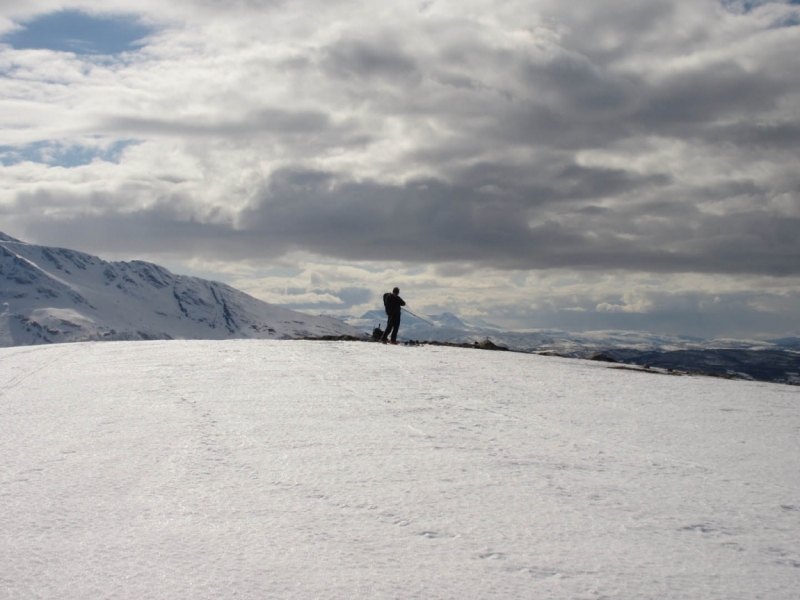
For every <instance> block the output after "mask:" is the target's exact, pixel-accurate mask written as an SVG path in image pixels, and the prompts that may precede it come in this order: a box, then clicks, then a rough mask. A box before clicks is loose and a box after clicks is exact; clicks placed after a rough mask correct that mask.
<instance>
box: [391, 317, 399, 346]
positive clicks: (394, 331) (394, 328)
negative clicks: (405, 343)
mask: <svg viewBox="0 0 800 600" xmlns="http://www.w3.org/2000/svg"><path fill="white" fill-rule="evenodd" d="M399 329H400V315H398V316H397V317H396V318H395V319H392V343H393V344H396V343H397V331H398V330H399Z"/></svg>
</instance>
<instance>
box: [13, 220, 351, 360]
mask: <svg viewBox="0 0 800 600" xmlns="http://www.w3.org/2000/svg"><path fill="white" fill-rule="evenodd" d="M0 302H2V307H0V346H17V345H30V344H43V343H52V342H75V341H84V340H132V339H171V338H180V339H225V338H286V337H302V336H310V335H354V336H360V335H362V333H361V332H360V331H358V330H357V329H355V328H354V327H351V326H349V325H346V324H345V323H342V322H341V321H337V320H335V319H331V318H329V317H311V316H309V315H305V314H302V313H298V312H295V311H291V310H287V309H283V308H279V307H277V306H273V305H271V304H267V303H266V302H262V301H260V300H257V299H255V298H253V297H252V296H248V295H247V294H244V293H242V292H239V291H238V290H235V289H233V288H232V287H230V286H227V285H225V284H223V283H218V282H214V281H206V280H204V279H200V278H197V277H186V276H181V275H174V274H173V273H170V272H169V271H168V270H166V269H164V268H163V267H160V266H158V265H155V264H152V263H147V262H142V261H132V262H106V261H104V260H101V259H100V258H97V257H96V256H91V255H88V254H83V253H81V252H75V251H73V250H67V249H64V248H49V247H45V246H36V245H33V244H26V243H23V242H20V241H18V240H14V239H13V238H10V237H9V236H6V235H4V234H0Z"/></svg>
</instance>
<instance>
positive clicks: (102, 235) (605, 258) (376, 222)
mask: <svg viewBox="0 0 800 600" xmlns="http://www.w3.org/2000/svg"><path fill="white" fill-rule="evenodd" d="M668 182H669V180H668V179H667V178H663V179H662V180H661V181H658V182H657V183H658V184H660V185H662V186H663V185H666V184H667V183H668ZM645 185H648V186H652V185H653V182H652V181H650V180H648V179H647V178H641V177H637V176H635V175H632V174H629V173H626V172H624V171H609V170H593V169H588V168H585V167H577V166H573V167H570V168H567V169H564V170H563V171H562V172H561V173H558V174H557V176H556V177H554V178H553V179H552V180H550V181H549V187H548V186H544V187H541V188H539V189H537V190H534V191H533V192H530V196H528V195H527V193H526V190H525V189H524V188H519V189H516V190H515V193H514V194H513V195H497V194H493V193H483V192H480V191H476V190H475V189H474V188H471V187H459V186H454V185H447V184H443V183H442V182H439V181H436V180H420V181H416V182H413V183H409V184H406V185H402V186H388V185H382V184H379V183H375V182H361V183H353V182H349V183H337V182H336V179H335V177H334V176H333V174H330V173H324V172H319V171H296V170H287V171H281V172H278V173H276V174H275V175H274V176H273V177H272V178H271V179H270V180H269V182H268V184H267V185H266V186H265V187H264V189H263V191H262V192H261V193H260V194H259V196H258V197H257V198H256V199H254V201H253V203H252V205H251V206H250V207H249V208H247V209H245V210H244V211H243V212H242V213H240V214H239V215H238V217H237V222H238V226H234V225H233V224H232V223H231V222H226V221H217V222H215V218H214V215H215V214H218V212H215V211H213V210H212V211H208V210H206V211H205V212H204V213H198V212H197V211H195V210H193V209H192V205H191V203H190V202H189V201H188V200H187V199H185V198H181V197H166V198H164V199H163V200H162V201H160V202H158V203H156V204H155V205H153V206H151V207H149V208H146V209H141V210H138V211H126V212H125V213H120V212H111V211H107V212H106V213H105V214H98V211H97V209H96V208H93V209H92V210H91V212H88V211H87V212H83V213H79V214H77V215H74V216H72V217H65V218H62V219H52V218H50V217H43V216H40V215H44V214H49V213H52V212H53V211H52V207H53V206H57V205H58V204H59V203H60V204H62V205H69V204H70V202H69V201H66V200H64V199H60V200H59V199H57V198H54V197H43V196H41V195H39V196H36V197H33V196H31V197H22V198H21V199H20V205H21V207H22V206H24V207H26V210H27V211H28V212H29V213H30V214H29V216H28V217H27V227H28V229H29V230H30V232H32V233H33V234H34V235H35V237H36V238H37V239H62V240H65V243H66V241H67V240H72V241H73V242H78V241H79V242H80V243H79V244H77V245H79V246H81V245H82V249H87V248H86V245H87V244H90V245H92V247H95V246H96V247H106V248H113V249H114V250H115V251H118V252H121V251H123V250H128V251H131V250H134V249H135V248H137V247H138V248H141V247H147V248H148V249H150V250H151V251H153V250H155V249H158V250H159V251H160V252H164V253H168V254H179V255H185V256H191V255H200V256H205V257H208V258H212V257H214V258H222V257H225V258H249V257H252V256H261V257H272V258H276V257H279V256H281V255H283V254H285V253H286V252H289V251H292V250H306V251H310V252H313V253H317V254H320V255H324V256H329V257H335V258H338V259H343V260H378V261H404V262H408V263H424V264H427V263H437V262H441V263H446V262H457V261H463V262H469V263H472V264H476V265H484V266H488V267H496V268H502V269H551V268H573V269H588V270H591V269H603V270H620V269H623V270H631V271H646V272H664V273H669V272H698V273H727V274H737V273H738V274H771V275H777V276H787V275H796V274H800V236H798V235H797V231H800V218H796V217H794V218H793V217H788V216H786V215H779V214H771V213H769V212H767V211H764V210H761V209H760V207H759V206H758V199H759V198H760V197H761V195H762V192H761V190H760V189H759V188H758V187H757V186H755V185H753V184H749V183H747V182H740V183H738V184H731V186H730V187H729V188H728V190H727V191H728V193H730V194H742V193H744V194H753V195H754V196H755V198H756V201H755V202H754V206H753V208H752V209H751V210H745V211H741V212H737V213H734V214H712V213H706V212H703V211H701V210H699V209H698V208H697V206H696V205H695V204H694V203H688V204H687V203H678V202H674V201H673V202H671V201H669V200H668V199H662V200H658V201H654V202H641V203H639V204H638V205H637V206H635V207H631V208H626V207H625V206H619V207H615V208H612V207H599V206H597V205H595V204H594V203H593V201H592V200H591V199H592V198H593V197H595V196H596V195H597V194H598V193H600V192H605V193H606V194H608V195H610V196H614V195H615V194H622V193H627V192H631V191H633V192H635V191H636V190H637V189H638V188H640V187H641V186H645ZM696 193H697V194H698V195H701V194H703V193H709V192H708V191H704V190H697V192H696ZM710 193H711V194H712V195H715V194H718V193H719V190H717V189H712V190H710ZM723 195H724V194H723ZM584 198H585V199H587V202H583V201H580V200H581V199H584ZM569 201H571V202H569ZM565 202H566V203H567V204H565ZM95 204H98V203H95ZM44 206H49V207H50V210H42V208H43V207H44ZM21 210H22V209H20V211H21ZM73 245H75V244H73ZM88 249H91V248H88Z"/></svg>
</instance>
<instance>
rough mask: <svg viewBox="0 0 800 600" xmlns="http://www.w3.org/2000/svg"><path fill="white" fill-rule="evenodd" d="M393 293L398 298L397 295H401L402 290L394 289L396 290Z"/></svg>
mask: <svg viewBox="0 0 800 600" xmlns="http://www.w3.org/2000/svg"><path fill="white" fill-rule="evenodd" d="M392 293H393V294H394V295H395V296H397V295H398V294H399V293H400V288H399V287H396V288H394V289H393V290H392Z"/></svg>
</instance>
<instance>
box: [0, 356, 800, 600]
mask: <svg viewBox="0 0 800 600" xmlns="http://www.w3.org/2000/svg"><path fill="white" fill-rule="evenodd" d="M799 392H800V389H798V388H795V387H789V386H779V385H774V384H760V383H749V382H741V381H724V380H717V379H705V378H689V377H672V376H666V375H657V374H644V373H633V372H630V371H623V370H615V369H613V368H609V366H608V365H605V364H598V363H590V362H583V361H575V360H564V359H559V358H550V357H540V356H535V355H523V354H510V353H500V352H496V353H495V352H488V351H477V350H464V349H457V348H441V347H439V348H437V347H430V346H426V347H414V348H406V347H392V346H383V345H380V344H368V343H345V342H301V341H262V340H235V341H224V342H223V341H188V342H180V341H172V342H121V343H95V344H91V343H89V344H68V345H57V346H49V347H18V348H5V349H0V468H1V471H0V565H2V566H1V567H0V598H9V599H10V598H14V599H17V598H59V599H68V598H75V599H78V598H80V599H86V598H165V599H170V598H236V597H238V598H304V599H305V598H331V599H334V598H503V599H508V598H585V599H595V598H620V599H622V598H631V599H632V598H726V599H737V598H741V599H743V600H744V599H748V600H749V599H753V598H765V599H787V600H788V599H794V598H796V597H797V589H800V542H799V541H798V540H800V475H799V474H798V469H797V457H798V456H800V454H799V453H798V450H800V441H799V439H800V438H798V433H799V432H800V410H799V409H800V404H798V400H800V393H799Z"/></svg>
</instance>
